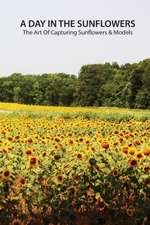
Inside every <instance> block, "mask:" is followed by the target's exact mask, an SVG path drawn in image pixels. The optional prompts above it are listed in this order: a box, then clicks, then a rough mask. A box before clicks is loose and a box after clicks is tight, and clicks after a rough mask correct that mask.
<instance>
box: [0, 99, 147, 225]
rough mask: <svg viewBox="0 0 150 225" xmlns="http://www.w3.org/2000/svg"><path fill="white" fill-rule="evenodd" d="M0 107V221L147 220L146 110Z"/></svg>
mask: <svg viewBox="0 0 150 225" xmlns="http://www.w3.org/2000/svg"><path fill="white" fill-rule="evenodd" d="M0 109H1V112H0V225H38V224H39V225H126V224H128V225H149V224H150V111H148V110H145V111H142V110H128V109H117V108H81V107H74V108H71V107H68V108H67V107H47V106H27V105H17V104H9V103H7V104H5V103H1V104H0Z"/></svg>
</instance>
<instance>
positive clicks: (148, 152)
mask: <svg viewBox="0 0 150 225" xmlns="http://www.w3.org/2000/svg"><path fill="white" fill-rule="evenodd" d="M143 154H144V155H145V156H150V149H149V148H146V149H144V150H143Z"/></svg>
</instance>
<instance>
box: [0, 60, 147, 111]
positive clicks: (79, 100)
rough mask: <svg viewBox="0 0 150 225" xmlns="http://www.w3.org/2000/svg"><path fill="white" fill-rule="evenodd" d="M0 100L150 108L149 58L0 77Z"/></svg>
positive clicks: (42, 103) (26, 102) (43, 103)
mask: <svg viewBox="0 0 150 225" xmlns="http://www.w3.org/2000/svg"><path fill="white" fill-rule="evenodd" d="M0 101H1V102H18V103H25V104H39V105H64V106H70V105H81V106H117V107H130V108H150V59H145V60H143V61H141V62H139V63H133V64H129V63H127V64H124V65H119V64H118V63H117V62H113V63H112V64H110V63H105V64H93V65H85V66H82V67H81V70H80V73H79V76H78V77H77V76H75V75H68V74H64V73H58V74H57V73H56V74H42V75H22V74H20V73H14V74H12V75H11V76H8V77H1V78H0Z"/></svg>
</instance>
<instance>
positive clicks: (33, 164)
mask: <svg viewBox="0 0 150 225" xmlns="http://www.w3.org/2000/svg"><path fill="white" fill-rule="evenodd" d="M37 163H38V160H37V158H36V157H31V158H30V166H35V165H36V164H37Z"/></svg>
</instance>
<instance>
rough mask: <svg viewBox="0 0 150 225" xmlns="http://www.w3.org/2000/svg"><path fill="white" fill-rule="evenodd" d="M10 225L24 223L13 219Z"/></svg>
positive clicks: (22, 224)
mask: <svg viewBox="0 0 150 225" xmlns="http://www.w3.org/2000/svg"><path fill="white" fill-rule="evenodd" d="M10 225H24V223H23V222H22V221H21V220H20V219H14V220H13V221H12V222H11V223H10Z"/></svg>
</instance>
